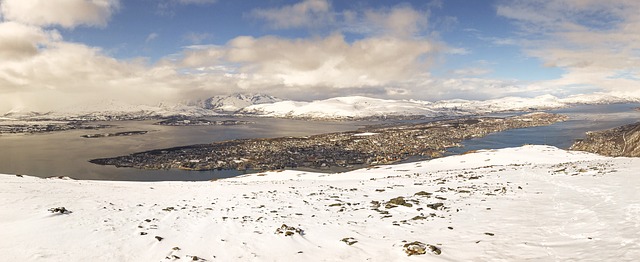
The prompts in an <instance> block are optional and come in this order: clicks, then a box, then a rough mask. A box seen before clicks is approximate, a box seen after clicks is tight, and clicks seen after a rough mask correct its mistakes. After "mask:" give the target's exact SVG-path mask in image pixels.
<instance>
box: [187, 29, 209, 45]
mask: <svg viewBox="0 0 640 262" xmlns="http://www.w3.org/2000/svg"><path fill="white" fill-rule="evenodd" d="M184 38H185V39H186V40H187V41H189V43H191V44H194V45H199V44H202V42H203V41H204V40H207V39H209V38H211V34H209V33H194V32H189V33H187V34H186V35H184Z"/></svg>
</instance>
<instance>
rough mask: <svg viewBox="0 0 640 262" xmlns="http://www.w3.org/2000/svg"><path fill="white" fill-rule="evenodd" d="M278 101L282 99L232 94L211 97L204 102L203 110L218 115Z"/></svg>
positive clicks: (263, 95) (262, 95)
mask: <svg viewBox="0 0 640 262" xmlns="http://www.w3.org/2000/svg"><path fill="white" fill-rule="evenodd" d="M280 101H282V99H279V98H276V97H273V96H270V95H265V94H232V95H226V96H225V95H222V96H214V97H211V98H209V99H207V100H205V101H204V108H205V109H209V110H213V111H215V112H218V113H234V112H236V111H238V110H240V109H242V108H245V107H248V106H251V105H259V104H268V103H275V102H280Z"/></svg>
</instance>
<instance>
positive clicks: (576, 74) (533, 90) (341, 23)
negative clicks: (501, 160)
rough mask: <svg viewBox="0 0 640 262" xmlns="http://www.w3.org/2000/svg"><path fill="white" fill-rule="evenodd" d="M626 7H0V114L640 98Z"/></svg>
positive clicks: (76, 3)
mask: <svg viewBox="0 0 640 262" xmlns="http://www.w3.org/2000/svg"><path fill="white" fill-rule="evenodd" d="M639 11H640V3H636V2H628V1H622V0H620V1H613V2H608V3H601V2H599V1H579V0H563V1H559V0H558V1H541V0H540V1H538V0H536V1H503V0H495V1H472V2H470V1H461V0H453V1H437V0H436V1H417V0H415V1H404V2H401V3H393V4H389V3H388V2H386V1H348V2H344V1H329V0H303V1H281V0H278V1H261V2H255V1H223V0H162V1H149V0H144V1H119V0H71V1H65V2H64V3H60V2H58V3H55V2H53V1H41V0H0V38H2V39H5V41H2V42H1V43H0V59H2V61H3V62H2V63H0V93H2V96H1V97H2V98H1V99H0V102H1V103H0V112H8V111H11V110H15V109H16V108H28V109H30V110H40V111H46V110H52V109H58V108H65V107H74V106H76V105H78V104H92V103H95V102H96V101H101V100H107V101H119V102H123V103H128V104H138V105H150V104H159V103H172V102H173V103H177V102H180V101H188V100H197V99H206V98H208V97H212V96H215V95H228V94H233V93H262V94H269V95H273V96H276V97H280V98H283V99H291V100H302V101H310V100H320V99H327V98H331V97H338V96H367V97H373V98H382V99H417V100H426V101H436V100H443V99H468V100H486V99H493V98H501V97H510V96H515V97H536V96H540V95H553V96H556V97H560V98H563V97H568V96H571V95H578V94H591V93H605V94H614V95H624V96H634V97H640V92H639V91H638V90H637V88H636V86H637V84H638V83H640V41H637V40H638V39H637V38H638V35H640V19H639V18H638V17H637V13H638V12H639Z"/></svg>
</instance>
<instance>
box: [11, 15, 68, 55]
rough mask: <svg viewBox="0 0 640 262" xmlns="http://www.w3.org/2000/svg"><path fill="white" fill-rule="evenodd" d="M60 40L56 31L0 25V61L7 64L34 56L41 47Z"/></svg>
mask: <svg viewBox="0 0 640 262" xmlns="http://www.w3.org/2000/svg"><path fill="white" fill-rule="evenodd" d="M59 38H60V35H59V34H58V33H57V32H55V31H48V32H47V31H44V30H42V29H40V28H39V27H34V26H28V25H23V24H20V23H16V22H5V23H0V39H2V41H0V59H1V60H3V61H5V62H6V61H11V60H13V59H22V58H27V57H30V56H33V55H35V54H37V53H38V49H39V48H40V46H41V45H44V44H47V43H48V42H50V41H52V40H56V39H59Z"/></svg>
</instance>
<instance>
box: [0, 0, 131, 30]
mask: <svg viewBox="0 0 640 262" xmlns="http://www.w3.org/2000/svg"><path fill="white" fill-rule="evenodd" d="M119 7H120V1H119V0H65V1H50V0H3V1H2V3H1V4H0V11H1V12H2V17H3V18H4V20H5V21H16V22H20V23H24V24H29V25H35V26H52V25H60V26H62V27H66V28H74V27H76V26H79V25H86V26H106V24H107V22H108V21H109V18H110V17H111V15H112V14H113V13H114V12H115V11H117V10H118V9H119Z"/></svg>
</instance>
